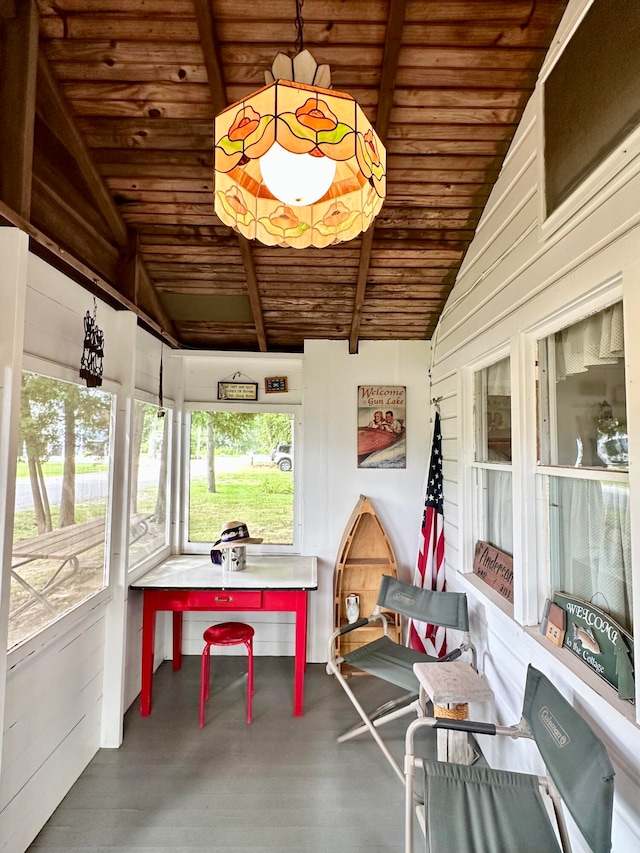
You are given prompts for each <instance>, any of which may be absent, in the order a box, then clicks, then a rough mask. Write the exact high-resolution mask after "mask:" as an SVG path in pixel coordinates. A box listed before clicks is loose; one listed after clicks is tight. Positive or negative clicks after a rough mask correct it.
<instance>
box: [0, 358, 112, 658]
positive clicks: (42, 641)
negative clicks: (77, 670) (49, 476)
mask: <svg viewBox="0 0 640 853" xmlns="http://www.w3.org/2000/svg"><path fill="white" fill-rule="evenodd" d="M22 371H27V372H29V373H37V374H38V375H40V376H46V377H48V378H49V379H54V380H60V381H62V382H71V383H73V384H74V385H79V386H81V387H84V383H83V382H82V380H81V379H80V377H79V376H78V369H77V368H71V367H68V366H67V365H63V364H59V363H58V362H55V361H50V360H49V359H46V358H41V357H40V356H35V355H31V354H29V353H24V355H23V360H22ZM100 390H101V391H106V392H107V393H109V394H112V395H113V404H112V408H111V424H110V437H111V440H110V444H111V447H110V459H109V487H108V488H109V495H111V496H113V478H114V467H115V438H116V428H117V425H116V416H117V411H118V394H119V392H120V391H121V385H120V383H119V382H115V381H113V380H110V379H104V378H103V381H102V385H101V387H100ZM112 503H113V502H112V501H111V500H110V501H109V502H108V505H107V515H106V522H105V524H106V538H105V574H104V577H103V586H102V588H101V589H99V590H96V592H94V593H93V594H92V595H90V596H88V597H87V598H86V599H85V600H84V601H81V602H79V603H78V604H77V605H75V606H74V607H71V608H70V609H69V610H67V611H65V612H64V613H61V614H60V615H59V616H58V617H57V618H56V619H55V620H54V621H53V622H50V623H49V624H48V625H46V626H45V627H44V628H42V629H41V630H40V631H37V632H36V633H34V634H33V635H31V636H29V637H27V638H26V639H25V640H23V641H22V642H20V643H18V644H17V645H16V646H13V647H12V648H11V649H8V650H7V665H8V669H12V668H14V667H16V666H19V665H20V663H21V661H23V660H26V659H28V658H30V657H31V655H33V654H34V653H35V652H37V651H40V650H42V649H44V648H46V647H47V646H49V645H51V644H52V643H53V642H55V641H56V640H57V638H58V637H60V636H61V635H64V634H65V633H67V632H70V631H72V630H73V628H74V627H75V626H76V625H77V624H78V623H79V622H80V621H82V620H83V619H85V618H87V616H88V615H89V614H90V613H91V612H92V611H93V610H95V609H96V608H97V607H101V606H102V605H105V604H106V603H107V602H108V601H110V600H111V598H112V597H113V590H112V589H111V581H110V575H111V572H110V565H111V562H112V559H113V554H112V544H111V521H112V517H113V513H114V507H113V505H112Z"/></svg>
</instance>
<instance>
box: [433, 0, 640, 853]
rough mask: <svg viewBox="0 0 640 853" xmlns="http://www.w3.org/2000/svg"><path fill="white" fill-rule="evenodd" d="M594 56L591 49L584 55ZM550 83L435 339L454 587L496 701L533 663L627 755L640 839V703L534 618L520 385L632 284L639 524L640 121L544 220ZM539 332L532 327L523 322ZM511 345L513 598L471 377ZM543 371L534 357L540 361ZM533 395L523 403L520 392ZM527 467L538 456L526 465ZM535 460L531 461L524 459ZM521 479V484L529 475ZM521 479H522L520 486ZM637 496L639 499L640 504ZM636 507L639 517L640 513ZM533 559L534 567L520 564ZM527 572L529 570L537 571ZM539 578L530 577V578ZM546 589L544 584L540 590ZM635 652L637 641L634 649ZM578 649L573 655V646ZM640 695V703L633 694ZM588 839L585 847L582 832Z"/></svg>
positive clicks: (506, 712)
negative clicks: (488, 572) (486, 523)
mask: <svg viewBox="0 0 640 853" xmlns="http://www.w3.org/2000/svg"><path fill="white" fill-rule="evenodd" d="M587 6H588V3H585V2H582V0H576V2H572V3H570V4H569V9H568V15H567V16H566V18H565V22H564V26H563V28H562V29H561V31H560V33H559V38H558V40H557V41H556V43H555V44H554V47H553V48H552V51H551V53H550V55H549V57H548V58H547V62H546V64H545V67H544V68H543V73H542V77H543V78H544V76H545V74H546V73H548V70H549V69H550V68H551V67H552V64H553V62H554V60H555V58H557V56H558V54H559V51H560V49H561V47H562V44H563V43H565V41H566V40H567V39H568V38H569V37H570V34H571V30H572V27H573V25H575V24H576V23H577V22H578V20H579V19H580V16H581V15H582V14H583V12H584V10H585V9H586V7H587ZM586 61H587V60H586ZM542 96H543V91H542V83H541V82H539V83H538V86H537V89H536V92H535V94H534V96H533V97H532V99H531V101H530V102H529V105H528V107H527V109H526V111H525V114H524V117H523V119H522V122H521V124H520V127H519V129H518V132H517V134H516V137H515V138H514V141H513V144H512V146H511V148H510V151H509V153H508V155H507V158H506V160H505V164H504V167H503V169H502V171H501V174H500V176H499V178H498V181H497V182H496V185H495V187H494V189H493V192H492V194H491V196H490V198H489V201H488V205H487V208H486V209H485V211H484V213H483V216H482V219H481V221H480V224H479V227H478V230H477V233H476V237H475V239H474V240H473V242H472V244H471V246H470V248H469V251H468V253H467V255H466V257H465V260H464V263H463V265H462V268H461V271H460V274H459V276H458V279H457V282H456V285H455V287H454V289H453V292H452V294H451V296H450V298H449V300H448V302H447V305H446V307H445V309H444V312H443V314H442V317H441V319H440V322H439V324H438V327H437V329H436V333H435V335H434V338H433V341H432V344H433V351H432V352H433V361H432V378H433V396H434V397H441V398H442V402H441V410H442V426H443V457H444V480H445V536H446V571H447V584H448V588H449V589H456V590H460V591H465V592H466V593H467V594H468V596H469V599H470V605H471V610H472V616H471V620H472V636H473V638H474V642H476V643H477V645H478V650H479V657H480V664H481V667H482V668H483V669H484V672H485V674H486V675H487V677H488V678H489V681H490V683H491V686H492V687H493V689H494V692H495V694H496V702H495V712H496V714H497V717H498V719H499V720H500V721H501V722H504V723H512V722H516V721H517V719H518V718H519V716H520V708H521V703H522V693H523V687H524V681H525V676H526V668H527V665H528V664H529V663H532V664H533V665H534V666H537V667H539V668H540V669H541V670H543V671H544V672H546V673H547V674H548V675H550V676H551V677H552V678H553V679H554V681H555V682H556V683H557V684H558V686H559V687H560V689H561V690H562V691H563V693H564V694H565V695H566V696H567V697H568V699H569V700H570V701H572V702H573V704H574V705H575V706H576V707H577V708H578V709H579V710H580V712H581V713H583V714H584V716H585V717H586V718H587V719H589V720H590V722H591V723H592V725H593V726H594V728H595V729H596V731H597V732H599V734H600V735H601V736H602V737H603V739H604V740H605V743H606V745H607V748H608V750H609V754H610V756H611V759H612V761H613V762H614V765H615V767H616V774H617V775H616V800H615V815H614V850H616V851H620V853H623V852H624V851H629V850H635V849H639V848H640V816H639V815H638V811H637V802H638V797H639V795H640V728H639V726H638V722H637V718H636V710H635V708H634V706H632V705H630V703H628V702H622V701H620V700H618V699H617V697H616V696H615V694H614V692H613V691H612V690H611V689H610V688H608V687H607V686H606V685H605V684H604V683H603V682H602V681H600V679H598V678H597V677H596V676H595V675H593V674H592V673H591V672H590V671H589V670H588V669H587V668H586V667H584V666H583V665H581V664H580V662H579V661H577V659H576V660H575V661H568V660H567V655H568V653H566V654H565V655H564V656H563V654H562V653H561V652H560V650H555V651H554V650H553V647H551V646H550V645H549V644H548V643H544V642H543V641H542V639H541V638H540V635H539V633H538V628H537V624H536V623H537V621H538V618H539V611H538V608H539V605H540V601H539V596H540V594H541V593H540V591H539V590H538V589H537V586H536V583H535V530H531V529H530V528H532V527H533V526H534V525H533V524H532V519H533V517H534V516H533V506H532V505H531V504H530V503H529V497H530V493H527V486H526V480H527V479H528V480H529V481H531V480H532V472H533V470H534V469H535V458H534V459H533V461H532V464H530V463H531V452H530V451H529V456H528V457H527V456H526V451H521V448H522V447H523V446H524V438H523V436H525V433H526V431H527V430H531V429H533V430H535V426H531V424H530V423H528V422H527V417H528V418H529V420H530V421H532V422H533V424H535V403H534V402H533V401H532V399H531V393H530V391H529V392H527V393H528V398H527V399H526V400H524V396H526V394H525V393H524V392H523V388H525V387H526V388H530V387H531V385H530V384H527V385H525V379H526V378H528V381H529V383H531V382H532V381H533V374H532V373H531V372H530V373H528V374H527V370H528V369H529V368H528V367H527V362H526V355H527V353H528V352H532V350H527V347H528V346H529V347H531V346H533V344H532V343H531V341H532V340H533V339H534V338H535V337H536V336H537V337H543V336H545V335H546V334H549V333H550V331H553V330H555V328H557V326H556V327H555V328H554V322H557V321H556V320H555V318H556V317H557V316H558V314H559V312H562V311H564V310H565V309H567V307H570V310H571V311H572V312H573V314H569V315H566V316H568V317H569V319H568V320H567V319H565V320H564V322H563V325H567V323H570V322H572V320H571V317H572V316H575V319H578V318H579V317H580V316H584V313H586V312H589V311H594V310H598V308H599V307H602V305H603V303H604V304H606V302H607V301H608V302H611V301H614V300H615V299H617V298H620V297H621V296H622V297H623V298H624V302H625V332H626V335H625V337H626V340H625V349H626V369H627V410H628V425H629V433H630V440H629V447H630V463H631V473H630V483H631V494H632V498H631V503H632V528H635V530H637V529H638V518H636V516H635V514H636V512H637V506H638V503H639V502H638V501H637V500H636V498H637V496H638V495H640V491H639V486H640V483H638V479H637V477H636V475H635V473H634V472H633V462H634V459H637V458H638V454H639V452H640V451H639V449H638V442H637V441H635V442H634V441H633V438H632V435H633V432H634V425H635V435H636V436H637V435H638V429H639V428H640V419H639V418H638V412H639V409H640V392H639V391H638V380H640V349H639V346H638V341H637V339H638V335H637V329H636V326H637V317H638V316H639V314H638V308H639V305H638V297H637V295H636V294H637V292H638V286H639V284H640V281H639V270H640V204H639V202H638V199H640V134H638V132H637V131H636V132H635V134H632V135H631V136H630V138H629V139H628V140H626V142H625V145H624V146H622V147H621V148H620V149H619V150H618V151H617V152H615V154H614V155H613V156H612V157H610V158H609V159H608V160H607V161H606V163H605V164H604V165H603V168H600V169H599V170H598V171H597V172H596V173H595V174H594V175H592V176H591V178H589V179H588V180H586V181H585V183H584V184H583V185H582V187H580V188H579V189H578V190H577V191H576V192H575V193H574V195H573V196H572V197H571V198H570V199H569V200H568V201H567V202H566V203H565V204H564V205H563V206H562V207H561V208H560V209H559V210H558V211H556V212H555V213H554V215H553V217H551V218H550V219H549V220H548V221H544V216H543V213H544V208H543V198H542V195H543V191H542V179H543V167H544V160H543V150H542V128H541V121H542ZM527 333H530V334H531V338H528V337H527V338H523V335H526V334H527ZM508 354H510V355H511V360H512V369H513V372H512V376H513V377H515V378H514V379H513V382H512V405H513V406H514V407H516V411H515V413H514V419H513V426H514V433H513V446H514V463H513V479H514V489H516V490H518V489H520V491H516V492H515V493H514V506H517V507H519V508H520V512H519V513H516V516H515V517H514V570H515V579H514V583H515V590H514V592H515V601H514V606H513V608H510V607H509V606H508V605H507V604H506V602H504V600H503V599H500V597H499V596H497V595H495V594H492V591H490V590H489V588H488V587H487V586H486V585H484V584H482V583H481V582H480V581H478V580H477V579H476V578H475V577H474V576H473V575H472V574H469V573H470V572H471V567H472V553H473V550H472V549H473V544H474V543H473V537H474V531H473V529H472V500H471V492H472V478H471V474H470V463H471V462H472V460H473V446H472V445H473V442H472V423H473V397H472V383H471V376H472V373H473V371H474V370H478V369H480V368H481V367H484V366H485V365H487V364H490V363H492V362H494V361H497V360H498V359H499V358H502V357H504V356H506V355H508ZM530 370H531V371H532V368H531V369H530ZM518 391H520V397H521V399H523V400H524V402H523V403H522V404H521V406H520V408H519V409H518V404H517V402H516V401H517V395H518ZM527 466H529V467H527ZM527 471H528V472H529V474H526V473H525V472H527ZM519 484H520V485H519ZM522 484H524V485H522ZM634 505H635V506H636V509H635V510H634V509H633V506H634ZM634 519H635V522H634ZM632 537H633V539H632V549H633V553H634V560H633V563H634V579H635V592H636V595H635V597H636V610H635V615H636V624H638V614H639V611H638V605H637V599H638V598H640V570H639V569H640V566H639V563H638V558H639V557H640V550H639V549H638V545H639V542H638V536H637V534H636V532H635V531H634V532H633V533H632ZM523 567H526V569H527V571H526V572H524V571H523ZM527 578H528V580H527ZM532 578H533V579H534V580H533V582H532V580H531V579H532ZM542 597H544V596H542ZM636 654H637V652H636ZM568 657H571V655H568ZM636 707H637V706H636ZM485 740H486V741H487V742H486V743H485V742H482V744H481V745H482V748H483V749H484V750H485V753H486V755H487V757H488V760H489V762H490V763H491V764H493V765H495V766H509V767H520V769H523V770H525V769H532V770H533V771H534V772H536V770H539V765H538V764H537V762H536V758H535V754H534V753H532V752H530V751H527V750H526V749H524V748H522V747H521V745H519V744H518V745H517V746H516V745H514V744H507V745H501V746H500V748H499V745H498V744H497V743H496V742H495V741H494V742H491V739H488V738H487V739H485ZM578 849H582V848H581V847H580V846H579V844H578Z"/></svg>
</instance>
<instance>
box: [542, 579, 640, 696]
mask: <svg viewBox="0 0 640 853" xmlns="http://www.w3.org/2000/svg"><path fill="white" fill-rule="evenodd" d="M553 601H554V603H555V604H557V605H558V606H559V607H561V608H562V609H563V610H564V611H565V613H566V614H567V626H566V633H565V635H564V646H565V648H567V649H569V651H571V652H573V654H574V655H576V656H577V657H579V658H580V660H581V661H582V662H583V663H584V664H586V665H587V666H588V667H589V668H590V669H592V670H593V671H594V672H595V673H596V674H597V675H599V676H600V678H602V679H604V681H606V682H607V683H608V684H610V685H611V686H612V687H614V688H615V689H616V690H617V691H618V696H619V697H620V698H621V699H629V700H633V699H634V696H635V689H634V678H633V670H634V661H633V637H632V636H631V634H629V633H628V632H627V631H625V630H624V628H622V627H621V626H620V625H619V624H618V623H617V622H616V621H615V620H614V619H612V618H611V616H609V614H608V613H605V612H604V610H600V609H599V608H598V607H594V606H593V604H590V603H589V602H588V601H582V599H580V598H574V597H573V596H571V595H568V594H567V593H566V592H556V594H555V595H554V596H553Z"/></svg>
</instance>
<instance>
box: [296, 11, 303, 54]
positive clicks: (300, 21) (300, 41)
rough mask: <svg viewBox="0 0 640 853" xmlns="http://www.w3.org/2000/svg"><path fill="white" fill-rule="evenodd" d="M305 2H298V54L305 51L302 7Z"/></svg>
mask: <svg viewBox="0 0 640 853" xmlns="http://www.w3.org/2000/svg"><path fill="white" fill-rule="evenodd" d="M303 6H304V0H296V29H297V30H298V35H297V37H296V53H302V51H303V49H304V41H303V38H302V28H303V27H304V18H303V17H302V7H303Z"/></svg>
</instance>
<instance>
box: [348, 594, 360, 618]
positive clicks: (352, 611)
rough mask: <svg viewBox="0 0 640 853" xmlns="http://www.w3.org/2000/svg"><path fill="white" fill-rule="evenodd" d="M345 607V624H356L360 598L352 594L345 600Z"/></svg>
mask: <svg viewBox="0 0 640 853" xmlns="http://www.w3.org/2000/svg"><path fill="white" fill-rule="evenodd" d="M345 605H346V608H345V612H346V614H347V622H348V623H349V624H350V625H352V624H353V623H354V622H357V620H358V616H360V596H359V595H353V594H351V595H348V596H347V597H346V599H345Z"/></svg>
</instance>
